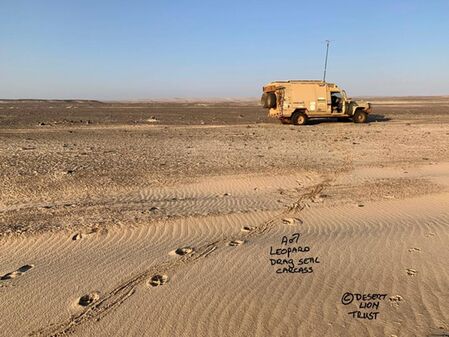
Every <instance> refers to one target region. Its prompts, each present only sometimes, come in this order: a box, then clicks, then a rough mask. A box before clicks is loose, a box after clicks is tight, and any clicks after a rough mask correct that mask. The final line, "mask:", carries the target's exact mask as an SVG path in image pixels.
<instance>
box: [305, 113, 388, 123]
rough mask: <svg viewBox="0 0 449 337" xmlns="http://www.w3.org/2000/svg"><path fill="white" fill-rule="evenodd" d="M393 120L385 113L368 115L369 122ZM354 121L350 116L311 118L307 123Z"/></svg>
mask: <svg viewBox="0 0 449 337" xmlns="http://www.w3.org/2000/svg"><path fill="white" fill-rule="evenodd" d="M388 121H391V118H389V117H386V116H385V115H377V114H370V115H369V116H368V122H367V123H373V122H376V123H377V122H388ZM336 122H337V123H352V119H350V118H317V119H310V120H309V121H308V122H307V124H308V125H318V124H322V123H336Z"/></svg>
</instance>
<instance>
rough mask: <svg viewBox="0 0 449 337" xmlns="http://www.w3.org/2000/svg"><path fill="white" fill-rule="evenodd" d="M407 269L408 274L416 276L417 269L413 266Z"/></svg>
mask: <svg viewBox="0 0 449 337" xmlns="http://www.w3.org/2000/svg"><path fill="white" fill-rule="evenodd" d="M406 271H407V275H409V276H415V275H416V273H417V271H416V270H415V269H412V268H407V269H406Z"/></svg>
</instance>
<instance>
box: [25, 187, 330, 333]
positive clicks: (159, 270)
mask: <svg viewBox="0 0 449 337" xmlns="http://www.w3.org/2000/svg"><path fill="white" fill-rule="evenodd" d="M330 182H331V180H330V179H325V180H323V182H321V183H319V184H317V185H314V186H312V187H310V188H308V189H306V190H305V191H304V192H302V193H300V194H299V196H298V197H297V199H296V201H295V202H293V203H292V204H290V205H289V206H288V207H286V208H285V209H284V210H283V211H281V212H280V213H279V214H277V215H276V216H274V217H272V218H271V219H269V220H267V221H265V222H263V223H261V224H260V225H259V226H255V227H253V228H251V230H249V231H246V232H241V233H240V235H235V236H229V237H225V238H223V239H221V240H217V241H214V242H210V243H207V244H204V245H202V246H200V247H195V249H194V250H192V251H191V252H190V253H188V254H184V255H180V256H179V258H178V259H176V260H168V261H164V262H162V263H159V264H157V265H155V266H152V267H150V268H148V269H147V270H145V271H143V272H141V273H139V274H137V275H134V276H132V277H130V278H128V279H127V280H126V281H125V282H123V283H121V284H119V285H118V286H117V287H115V288H114V289H112V290H111V291H109V292H106V293H105V294H104V295H102V296H101V297H100V298H99V299H98V300H96V301H95V302H93V303H92V304H90V305H88V306H86V308H85V309H84V310H83V311H82V312H81V313H79V314H76V315H73V316H72V317H71V318H70V319H68V320H66V321H64V322H61V323H54V324H50V325H48V326H46V327H44V328H42V329H40V330H37V331H33V332H31V333H30V334H29V336H52V337H57V336H64V335H66V334H69V333H73V332H74V331H75V330H76V329H77V327H79V326H80V325H82V324H85V323H88V322H94V321H99V320H100V319H102V318H103V317H104V316H105V315H107V314H108V313H110V312H111V311H113V310H114V309H116V308H117V307H118V306H120V305H121V304H122V303H123V302H125V301H126V300H127V299H128V298H129V297H131V296H132V295H133V294H134V293H135V291H136V287H138V286H139V285H141V284H144V283H147V284H148V282H151V280H152V279H153V278H154V277H155V276H158V275H169V274H170V273H172V272H173V271H175V270H177V269H179V268H181V267H184V266H188V265H191V264H193V263H196V262H198V261H200V260H201V259H204V258H207V257H208V256H209V255H210V254H212V253H214V252H216V251H217V250H219V249H220V248H223V247H228V246H229V243H230V242H238V243H239V244H238V245H231V246H234V247H237V246H240V245H241V244H244V243H245V242H247V241H248V240H250V239H252V238H256V237H258V236H262V235H263V234H265V233H266V232H269V231H270V230H271V229H273V228H274V227H275V226H276V223H277V222H278V221H279V220H282V219H283V217H285V216H288V215H291V214H292V213H299V212H301V211H302V210H303V209H304V208H305V207H306V206H307V201H310V200H312V198H314V197H316V196H317V195H319V194H320V193H321V191H322V190H323V189H324V188H325V187H326V186H328V185H329V184H330ZM167 277H168V276H167Z"/></svg>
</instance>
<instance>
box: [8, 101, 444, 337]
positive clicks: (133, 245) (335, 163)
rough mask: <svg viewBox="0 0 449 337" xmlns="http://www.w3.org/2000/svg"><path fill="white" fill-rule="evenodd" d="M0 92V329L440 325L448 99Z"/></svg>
mask: <svg viewBox="0 0 449 337" xmlns="http://www.w3.org/2000/svg"><path fill="white" fill-rule="evenodd" d="M372 101H373V103H374V112H373V115H372V116H371V117H370V122H369V123H367V124H363V125H361V124H354V123H351V122H338V121H335V120H330V119H329V120H320V121H312V122H311V123H310V125H306V126H291V125H281V124H280V123H278V122H277V121H276V120H271V119H267V117H266V113H265V111H264V110H263V109H261V108H260V107H259V106H258V105H257V103H252V102H238V103H232V102H229V101H226V102H214V103H207V102H206V103H205V102H200V103H195V102H186V103H180V102H176V103H170V102H159V103H158V102H137V103H133V102H124V103H119V102H115V103H114V102H109V103H102V102H96V101H8V100H3V101H1V102H0V187H1V188H0V299H1V305H0V335H1V336H63V335H73V336H317V337H321V336H357V337H359V336H376V337H377V336H388V337H394V336H397V337H399V336H406V337H410V336H449V301H448V299H449V249H448V247H449V246H448V244H449V146H448V145H449V98H447V97H430V98H429V97H425V98H422V97H417V98H410V97H407V98H400V97H398V98H384V99H378V100H377V101H376V100H375V99H373V100H372Z"/></svg>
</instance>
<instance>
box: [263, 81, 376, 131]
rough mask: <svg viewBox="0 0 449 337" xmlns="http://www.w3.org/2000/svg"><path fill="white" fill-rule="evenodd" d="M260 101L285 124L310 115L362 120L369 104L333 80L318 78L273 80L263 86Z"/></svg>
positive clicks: (307, 117) (364, 120) (269, 113)
mask: <svg viewBox="0 0 449 337" xmlns="http://www.w3.org/2000/svg"><path fill="white" fill-rule="evenodd" d="M261 103H262V105H263V107H264V108H266V109H268V115H269V116H271V117H275V118H278V119H279V120H280V121H281V122H282V123H285V124H297V125H302V124H306V123H307V121H308V120H309V119H310V118H329V117H336V118H346V119H348V118H351V119H352V120H353V121H354V122H356V123H365V122H367V120H368V114H369V113H370V111H371V105H370V103H368V102H365V101H361V100H358V101H354V100H351V99H349V98H348V97H347V95H346V92H345V91H344V90H342V89H340V88H339V87H338V86H337V85H336V84H334V83H327V82H323V81H318V80H289V81H275V82H271V83H268V84H267V85H265V86H264V87H263V94H262V98H261Z"/></svg>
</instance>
